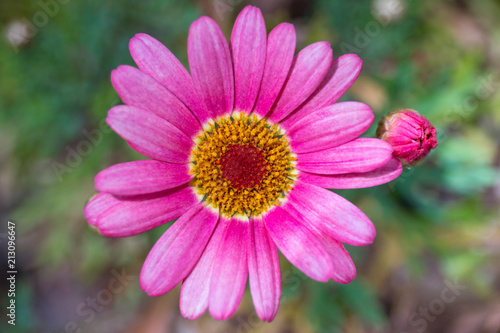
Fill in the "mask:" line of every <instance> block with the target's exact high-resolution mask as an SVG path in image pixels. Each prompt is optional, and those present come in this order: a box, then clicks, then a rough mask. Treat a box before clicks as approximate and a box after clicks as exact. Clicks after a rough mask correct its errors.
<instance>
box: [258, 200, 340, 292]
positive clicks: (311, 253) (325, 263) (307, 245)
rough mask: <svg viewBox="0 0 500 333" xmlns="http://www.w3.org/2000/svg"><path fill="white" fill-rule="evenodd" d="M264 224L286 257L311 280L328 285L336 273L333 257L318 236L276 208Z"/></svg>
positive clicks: (268, 214) (264, 219)
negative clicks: (334, 271) (328, 281)
mask: <svg viewBox="0 0 500 333" xmlns="http://www.w3.org/2000/svg"><path fill="white" fill-rule="evenodd" d="M263 221H264V223H265V225H266V228H267V230H268V231H269V234H270V235H271V238H272V239H273V240H274V242H275V243H276V245H277V246H278V248H279V249H280V251H281V252H282V253H283V255H284V256H285V257H286V258H287V259H288V260H289V261H290V262H291V263H292V264H293V265H295V266H296V267H297V268H298V269H300V270H301V271H302V272H304V274H306V275H307V276H309V277H310V278H311V279H314V280H317V281H321V282H326V281H327V280H328V279H329V278H330V276H332V274H333V267H332V262H331V259H330V256H329V255H328V253H327V252H326V250H325V248H324V246H323V244H322V243H321V241H320V240H319V239H318V237H317V235H316V234H314V233H313V232H312V231H310V230H309V229H308V228H307V227H306V226H305V225H304V224H302V223H301V222H299V221H298V220H296V219H295V218H293V217H292V216H291V215H290V214H289V213H288V212H287V210H285V209H283V208H281V207H279V206H275V207H274V208H273V209H272V210H271V211H270V212H269V213H267V214H266V215H264V217H263Z"/></svg>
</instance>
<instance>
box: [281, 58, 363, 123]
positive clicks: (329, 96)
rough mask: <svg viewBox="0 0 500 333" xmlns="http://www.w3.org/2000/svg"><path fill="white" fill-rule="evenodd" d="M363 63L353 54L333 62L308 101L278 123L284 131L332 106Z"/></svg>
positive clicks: (349, 84)
mask: <svg viewBox="0 0 500 333" xmlns="http://www.w3.org/2000/svg"><path fill="white" fill-rule="evenodd" d="M362 65H363V61H361V59H360V58H359V57H358V56H357V55H355V54H345V55H343V56H340V57H338V58H337V59H335V60H333V63H332V66H331V67H330V70H329V71H328V74H327V75H326V77H325V78H324V80H323V82H321V84H320V86H319V87H318V89H316V91H315V92H314V93H313V94H312V95H311V97H309V99H308V100H307V101H306V102H305V103H304V104H303V105H302V106H301V107H300V108H299V109H297V110H296V111H295V112H293V113H292V114H291V115H290V116H288V118H287V119H285V120H284V121H282V122H281V123H280V126H282V127H283V128H285V129H288V128H289V127H290V126H292V125H293V124H295V123H296V122H297V121H299V120H301V119H302V118H303V117H305V116H307V115H308V114H310V113H311V112H314V111H315V110H319V109H321V108H324V107H325V106H329V105H332V104H333V103H335V102H336V101H338V99H339V98H340V97H342V95H343V94H344V93H345V92H346V91H347V90H348V89H349V88H350V87H351V85H352V84H353V83H354V81H356V78H357V77H358V75H359V73H360V72H361V67H362Z"/></svg>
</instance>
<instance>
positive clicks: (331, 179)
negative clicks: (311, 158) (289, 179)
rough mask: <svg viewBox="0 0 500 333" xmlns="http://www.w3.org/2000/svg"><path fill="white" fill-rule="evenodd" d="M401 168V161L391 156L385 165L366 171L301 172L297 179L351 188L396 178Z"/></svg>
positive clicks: (333, 186) (316, 183) (334, 186)
mask: <svg viewBox="0 0 500 333" xmlns="http://www.w3.org/2000/svg"><path fill="white" fill-rule="evenodd" d="M402 171H403V168H402V166H401V162H400V161H399V160H398V159H397V158H395V157H392V158H391V159H390V160H389V161H388V162H387V163H386V164H385V165H383V166H381V167H380V168H377V169H375V170H372V171H369V172H366V173H346V174H342V175H317V174H312V173H307V172H301V173H300V176H299V179H300V180H301V181H303V182H305V183H309V184H313V185H316V186H319V187H324V188H334V189H351V188H364V187H371V186H377V185H381V184H385V183H388V182H390V181H391V180H393V179H396V178H397V177H398V176H399V175H400V174H401V172H402Z"/></svg>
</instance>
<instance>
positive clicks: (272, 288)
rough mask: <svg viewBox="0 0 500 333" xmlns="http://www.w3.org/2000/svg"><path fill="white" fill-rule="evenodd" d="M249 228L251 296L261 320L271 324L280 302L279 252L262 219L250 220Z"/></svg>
mask: <svg viewBox="0 0 500 333" xmlns="http://www.w3.org/2000/svg"><path fill="white" fill-rule="evenodd" d="M249 227H250V237H249V238H248V269H249V273H250V274H249V275H250V292H251V294H252V299H253V304H254V306H255V311H257V314H258V315H259V317H260V319H262V320H263V321H268V322H271V321H272V320H273V319H274V317H275V316H276V314H277V313H278V308H279V305H280V298H281V273H280V262H279V258H278V251H277V249H276V245H275V244H274V242H273V240H272V239H271V237H270V236H269V234H268V231H267V229H266V226H265V225H264V222H263V221H262V220H261V219H252V220H250V226H249Z"/></svg>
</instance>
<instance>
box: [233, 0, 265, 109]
mask: <svg viewBox="0 0 500 333" xmlns="http://www.w3.org/2000/svg"><path fill="white" fill-rule="evenodd" d="M266 41H267V36H266V23H265V22H264V17H263V16H262V13H261V12H260V9H258V8H257V7H253V6H247V7H245V8H244V9H243V10H242V11H241V12H240V14H239V15H238V18H237V19H236V22H235V23H234V27H233V32H232V34H231V51H232V56H233V65H234V109H235V110H236V111H248V113H249V112H250V111H251V110H252V108H253V106H254V104H255V100H256V98H257V94H258V93H259V88H260V83H261V81H262V75H263V73H264V64H265V61H266Z"/></svg>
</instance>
